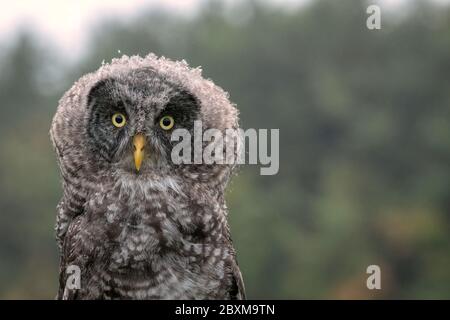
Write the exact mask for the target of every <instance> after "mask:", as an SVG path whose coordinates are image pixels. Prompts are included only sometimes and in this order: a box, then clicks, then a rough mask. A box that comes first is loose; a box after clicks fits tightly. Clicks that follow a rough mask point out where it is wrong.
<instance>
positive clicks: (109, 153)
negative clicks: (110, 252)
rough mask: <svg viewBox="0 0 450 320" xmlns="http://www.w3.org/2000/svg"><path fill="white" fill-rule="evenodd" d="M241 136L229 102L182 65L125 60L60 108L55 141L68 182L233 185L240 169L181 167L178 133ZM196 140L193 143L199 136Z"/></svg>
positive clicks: (81, 83) (151, 58) (93, 76)
mask: <svg viewBox="0 0 450 320" xmlns="http://www.w3.org/2000/svg"><path fill="white" fill-rule="evenodd" d="M196 121H201V124H202V128H203V130H207V129H216V130H220V131H221V132H225V130H227V129H237V128H238V113H237V110H236V108H235V106H234V105H233V104H232V103H231V102H230V101H229V99H228V94H227V93H226V92H224V91H223V90H222V89H221V88H219V87H218V86H216V85H215V84H214V83H213V82H212V81H210V80H207V79H204V78H203V77H202V75H201V70H200V69H192V68H189V67H188V65H187V64H186V63H185V62H184V61H183V62H175V61H171V60H169V59H166V58H157V57H156V56H155V55H153V54H150V55H148V56H146V57H145V58H141V57H138V56H133V57H127V56H123V57H122V58H120V59H114V60H113V61H112V62H111V64H106V65H102V66H101V67H100V68H99V69H98V70H97V71H96V72H93V73H90V74H87V75H85V76H83V77H82V78H81V79H79V80H78V81H77V82H76V83H75V84H74V85H73V86H72V88H71V89H70V90H69V91H68V92H66V94H65V95H64V96H63V97H62V99H61V100H60V103H59V106H58V109H57V112H56V114H55V117H54V119H53V122H52V127H51V130H50V135H51V138H52V142H53V145H54V147H55V150H56V153H57V156H58V163H59V166H60V169H61V173H62V176H63V178H64V180H65V181H66V182H67V181H69V180H70V181H71V182H72V184H83V183H84V184H96V183H99V182H101V180H102V179H105V178H112V179H114V178H117V177H123V176H126V177H127V178H128V179H136V180H137V179H144V180H145V179H152V178H153V179H154V178H158V177H163V176H176V177H180V178H182V179H195V180H196V181H205V182H207V181H209V180H214V179H221V181H222V180H223V181H227V179H228V177H229V176H230V173H231V172H232V169H233V167H234V166H233V165H229V164H228V165H227V164H208V165H205V164H176V163H174V162H173V161H172V158H171V150H172V148H173V147H174V145H175V144H176V143H177V142H175V141H173V140H172V139H171V135H172V133H173V132H174V130H176V129H185V130H187V131H188V132H191V133H193V130H194V122H196ZM192 137H193V135H192Z"/></svg>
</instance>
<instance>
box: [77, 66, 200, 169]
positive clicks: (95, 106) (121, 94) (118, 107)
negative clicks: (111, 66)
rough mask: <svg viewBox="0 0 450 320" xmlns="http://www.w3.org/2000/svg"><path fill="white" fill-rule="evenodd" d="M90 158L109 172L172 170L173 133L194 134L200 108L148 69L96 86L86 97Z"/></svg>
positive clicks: (190, 96)
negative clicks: (180, 129)
mask: <svg viewBox="0 0 450 320" xmlns="http://www.w3.org/2000/svg"><path fill="white" fill-rule="evenodd" d="M87 110H88V112H87V117H88V119H87V121H86V126H87V130H86V131H87V136H88V144H89V152H88V154H89V155H91V156H92V157H93V159H92V160H94V161H97V162H98V161H100V162H104V163H105V164H106V166H107V167H108V166H109V167H110V169H111V170H113V169H114V170H124V171H127V172H130V173H136V174H139V173H140V174H145V173H148V172H150V171H154V170H158V171H160V170H175V169H176V168H175V167H176V166H175V165H174V164H173V162H172V161H171V158H170V154H171V150H172V148H173V144H174V142H172V141H171V134H172V132H173V130H175V129H179V128H183V129H187V130H188V131H190V132H191V131H192V130H193V126H194V121H195V120H200V103H199V101H198V100H197V99H196V98H195V97H194V96H193V95H192V94H191V93H189V92H188V91H187V90H186V89H183V88H181V87H180V86H176V85H174V84H172V83H170V82H169V81H167V80H165V79H163V78H162V77H160V76H159V75H158V74H157V73H155V72H154V71H152V70H151V69H139V70H132V71H130V72H127V73H126V74H122V75H120V77H109V78H106V79H102V80H100V81H98V82H97V83H96V84H95V85H94V86H93V87H92V89H91V90H90V91H89V93H88V97H87Z"/></svg>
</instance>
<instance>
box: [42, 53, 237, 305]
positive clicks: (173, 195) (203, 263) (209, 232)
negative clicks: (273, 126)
mask: <svg viewBox="0 0 450 320" xmlns="http://www.w3.org/2000/svg"><path fill="white" fill-rule="evenodd" d="M114 112H121V113H123V114H126V115H127V124H126V125H125V126H124V127H123V128H116V127H114V126H112V125H111V115H112V114H113V113H114ZM167 113H170V114H171V115H175V116H174V118H175V120H176V122H175V127H184V128H187V129H188V130H190V131H191V130H192V126H193V121H194V120H201V121H202V123H203V127H204V129H208V128H216V129H219V130H221V131H224V130H225V129H228V128H233V129H236V128H238V112H237V110H236V108H235V107H234V105H233V104H231V103H230V101H229V99H228V95H227V94H226V93H225V92H224V91H223V90H222V89H221V88H219V87H218V86H216V85H214V83H213V82H212V81H210V80H206V79H204V78H203V77H202V76H201V72H200V70H199V69H191V68H189V67H188V66H187V64H186V63H184V62H174V61H171V60H168V59H165V58H157V57H156V56H154V55H152V54H150V55H148V56H147V57H145V58H141V57H137V56H134V57H126V56H124V57H122V58H120V59H114V60H113V61H112V62H111V64H106V65H103V66H102V67H101V68H100V69H98V70H97V71H96V72H94V73H90V74H87V75H85V76H83V77H82V78H81V79H80V80H78V81H77V82H76V83H75V84H74V85H73V87H72V88H71V89H70V90H69V91H68V92H66V94H65V95H64V96H63V97H62V99H61V100H60V103H59V106H58V109H57V112H56V114H55V117H54V119H53V122H52V126H51V130H50V135H51V139H52V142H53V145H54V148H55V151H56V154H57V160H58V165H59V167H60V171H61V176H62V185H63V197H62V199H61V201H60V203H59V205H58V207H57V222H56V235H57V242H58V245H59V248H60V253H61V261H60V287H59V291H58V296H57V297H58V298H59V299H62V298H67V299H109V298H113V299H114V298H118V299H127V298H128V299H242V298H244V297H245V293H244V287H243V282H242V277H241V273H240V271H239V268H238V266H237V262H236V257H235V251H234V249H233V246H232V242H231V238H230V232H229V227H228V223H227V208H226V204H225V199H224V191H225V187H226V185H227V183H228V181H229V179H230V177H231V175H232V173H233V169H234V166H233V165H220V164H213V165H175V164H173V163H172V162H171V160H170V148H171V146H172V144H171V143H172V142H171V141H170V138H169V132H164V131H163V130H161V128H159V127H158V125H157V123H158V120H159V119H160V118H161V116H163V115H164V114H167ZM137 133H142V134H143V135H145V137H146V139H147V144H146V148H148V149H149V150H150V152H149V155H148V156H146V158H145V161H143V163H142V168H141V169H140V171H139V173H136V171H135V168H134V167H133V144H132V139H133V136H134V135H136V134H137ZM70 265H75V266H78V267H79V268H80V269H81V288H80V289H79V290H76V289H70V288H68V287H67V286H66V282H67V279H68V275H67V273H66V268H67V267H68V266H70Z"/></svg>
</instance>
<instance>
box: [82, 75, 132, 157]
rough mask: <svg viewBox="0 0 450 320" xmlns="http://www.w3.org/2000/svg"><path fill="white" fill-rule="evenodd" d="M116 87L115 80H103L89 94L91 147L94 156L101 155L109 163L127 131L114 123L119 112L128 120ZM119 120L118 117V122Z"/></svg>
mask: <svg viewBox="0 0 450 320" xmlns="http://www.w3.org/2000/svg"><path fill="white" fill-rule="evenodd" d="M116 85H117V82H116V80H114V79H106V80H101V81H99V82H98V83H97V84H96V85H94V87H93V88H92V89H91V91H90V92H89V94H88V107H89V108H90V111H89V123H88V137H89V143H90V146H89V147H90V148H91V150H92V151H93V152H92V154H94V155H99V156H101V157H102V158H104V159H105V160H107V161H111V159H112V158H113V156H114V154H115V152H116V150H117V147H118V146H119V143H120V141H121V140H122V139H124V138H125V136H126V134H125V133H126V130H127V125H125V126H123V127H121V128H118V127H116V126H114V125H113V123H112V116H113V115H114V114H115V113H118V112H119V113H121V114H123V115H124V116H125V117H127V118H128V116H127V112H126V110H125V106H124V103H123V101H122V100H121V98H120V95H119V94H118V91H117V87H116ZM118 120H119V119H118V118H117V117H116V121H118ZM121 121H125V119H121Z"/></svg>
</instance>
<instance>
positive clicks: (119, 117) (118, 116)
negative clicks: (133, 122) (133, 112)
mask: <svg viewBox="0 0 450 320" xmlns="http://www.w3.org/2000/svg"><path fill="white" fill-rule="evenodd" d="M111 120H112V123H113V125H114V126H116V127H117V128H122V127H123V126H124V125H125V123H127V118H126V117H125V115H123V114H122V113H120V112H117V113H114V114H113V116H112V119H111Z"/></svg>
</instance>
